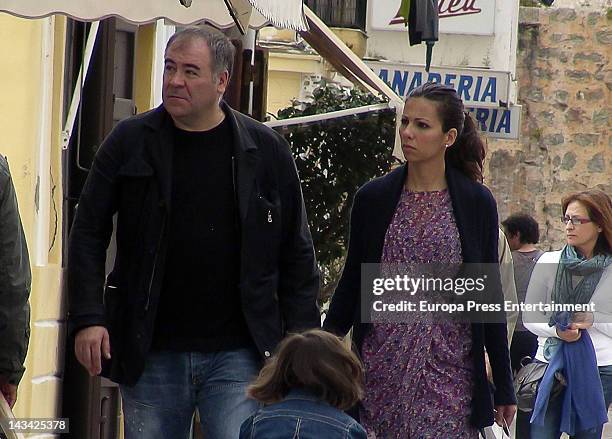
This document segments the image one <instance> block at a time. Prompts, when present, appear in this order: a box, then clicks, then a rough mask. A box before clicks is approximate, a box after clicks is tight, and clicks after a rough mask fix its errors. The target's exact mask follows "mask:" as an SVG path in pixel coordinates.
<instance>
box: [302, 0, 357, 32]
mask: <svg viewBox="0 0 612 439" xmlns="http://www.w3.org/2000/svg"><path fill="white" fill-rule="evenodd" d="M304 3H305V4H306V6H308V7H309V8H310V9H312V11H313V12H314V13H315V14H317V16H319V18H321V20H323V22H324V23H325V24H326V25H328V26H330V27H348V28H353V29H361V30H365V24H366V0H305V1H304Z"/></svg>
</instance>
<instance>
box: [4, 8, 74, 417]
mask: <svg viewBox="0 0 612 439" xmlns="http://www.w3.org/2000/svg"><path fill="white" fill-rule="evenodd" d="M64 29H65V19H63V18H58V19H56V22H55V35H54V37H53V38H54V41H53V47H54V49H53V84H52V87H53V105H52V110H51V111H52V119H51V124H52V127H51V129H52V134H51V136H52V144H51V151H50V169H49V172H50V174H51V176H52V177H51V178H52V183H51V190H50V191H49V195H51V194H52V195H53V201H52V202H51V206H50V212H49V220H50V221H49V234H50V240H51V241H53V246H52V248H51V249H50V252H49V263H48V264H46V265H42V266H34V265H33V264H32V278H33V279H32V291H31V295H30V304H31V307H32V315H31V327H32V333H31V337H30V346H29V349H28V356H27V360H26V374H25V375H24V377H23V380H22V381H21V383H20V385H19V389H18V395H17V405H16V406H15V414H16V415H17V416H18V417H53V416H56V415H57V414H58V410H59V407H58V401H59V399H58V398H59V387H60V380H59V378H58V376H59V374H60V370H59V365H60V364H61V361H60V357H61V352H60V345H61V343H60V342H59V340H60V337H63V328H62V325H61V324H60V323H59V320H60V319H61V316H62V311H61V309H60V304H61V296H60V265H61V246H62V239H61V238H62V237H61V232H62V216H61V201H62V191H61V186H62V180H61V166H60V163H61V147H60V132H61V108H62V78H63V46H64V39H65V36H64ZM42 31H43V20H25V19H20V18H15V17H12V16H10V15H7V14H3V13H2V14H0V57H1V58H2V60H3V62H2V64H3V66H4V68H3V69H1V70H0V96H2V100H0V132H2V140H1V141H0V153H2V154H4V155H6V156H7V157H8V160H9V163H10V166H11V172H12V175H13V180H14V183H15V188H16V191H17V198H18V202H19V209H20V214H21V219H22V222H23V225H24V229H25V234H26V239H27V242H28V247H29V250H30V260H31V261H33V260H34V257H33V253H34V249H35V242H34V220H35V210H36V207H35V194H36V182H37V157H38V147H39V146H38V142H39V135H40V128H39V127H40V123H41V112H40V108H41V102H42V101H41V100H42V96H43V90H42V89H41V86H42V85H41V79H42V71H41V69H42V58H41V53H42Z"/></svg>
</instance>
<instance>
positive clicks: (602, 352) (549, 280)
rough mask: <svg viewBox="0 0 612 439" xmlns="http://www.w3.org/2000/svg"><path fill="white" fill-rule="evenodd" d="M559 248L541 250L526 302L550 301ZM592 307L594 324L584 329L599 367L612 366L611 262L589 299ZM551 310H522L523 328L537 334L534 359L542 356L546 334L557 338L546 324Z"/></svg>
mask: <svg viewBox="0 0 612 439" xmlns="http://www.w3.org/2000/svg"><path fill="white" fill-rule="evenodd" d="M560 258H561V251H555V252H547V253H544V254H543V255H542V256H541V257H540V259H538V262H537V264H536V266H535V267H534V269H533V273H532V274H531V279H530V280H529V287H528V288H527V298H526V299H525V302H526V303H531V304H538V303H551V301H552V299H551V294H552V289H553V287H554V285H555V275H556V273H557V263H558V262H559V259H560ZM590 303H592V304H593V308H594V323H593V326H592V327H590V328H589V329H588V330H587V331H588V333H589V335H590V336H591V340H592V341H593V346H594V347H595V355H596V356H597V365H598V366H609V365H612V265H610V266H608V268H607V269H606V270H605V271H604V273H603V275H602V276H601V279H600V281H599V283H598V284H597V287H596V288H595V292H594V293H593V297H592V298H591V302H590ZM550 316H551V313H550V312H549V313H542V312H539V311H526V312H524V313H523V319H524V324H525V327H526V328H527V329H528V330H529V331H531V332H533V333H534V334H536V335H537V336H538V352H537V354H536V359H538V360H540V361H546V360H545V359H544V354H543V350H544V343H545V342H546V339H547V338H548V337H557V332H556V329H555V327H554V326H548V323H547V322H548V319H549V318H550Z"/></svg>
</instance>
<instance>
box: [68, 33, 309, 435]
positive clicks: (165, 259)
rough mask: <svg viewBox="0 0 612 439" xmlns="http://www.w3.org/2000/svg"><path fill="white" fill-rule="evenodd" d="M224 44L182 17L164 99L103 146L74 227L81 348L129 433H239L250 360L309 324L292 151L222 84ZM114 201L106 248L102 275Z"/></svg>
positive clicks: (303, 228)
mask: <svg viewBox="0 0 612 439" xmlns="http://www.w3.org/2000/svg"><path fill="white" fill-rule="evenodd" d="M233 59H234V48H233V46H232V45H231V43H230V42H229V40H228V39H227V38H226V37H225V36H223V35H222V34H221V33H219V32H217V31H213V30H209V29H187V30H185V31H182V32H179V33H177V34H175V35H174V36H173V37H172V38H171V39H170V41H169V42H168V45H167V47H166V52H165V68H164V82H163V93H162V96H163V105H162V106H160V107H159V108H157V109H155V110H153V111H150V112H148V113H145V114H143V115H140V116H136V117H134V118H131V119H128V120H126V121H124V122H122V123H120V124H119V125H118V126H117V127H116V128H115V129H114V130H113V132H112V133H111V134H110V135H109V136H108V138H107V139H106V140H105V141H104V143H103V144H102V146H101V147H100V150H99V151H98V153H97V155H96V158H95V161H94V164H93V167H92V170H91V171H90V173H89V176H88V179H87V182H86V184H85V187H84V189H83V193H82V195H81V198H80V201H79V206H78V210H77V213H76V217H75V221H74V225H73V228H72V231H71V235H70V239H69V247H68V248H69V255H68V257H69V260H68V288H69V297H70V304H69V323H70V325H71V329H72V331H74V333H75V334H76V336H75V352H76V356H77V358H78V360H79V361H80V362H81V364H83V366H84V367H85V368H86V369H87V370H88V371H89V373H90V374H91V375H97V374H99V373H102V374H103V375H105V376H108V377H110V378H111V379H112V380H114V381H116V382H119V383H120V384H121V394H122V398H123V410H124V417H125V436H126V438H127V439H131V438H136V437H138V438H151V437H156V438H162V437H163V438H172V439H175V438H184V437H186V436H187V434H188V431H189V424H190V421H191V418H192V415H193V412H194V409H195V408H196V407H197V408H198V410H199V413H200V418H201V420H202V425H203V428H204V430H205V431H204V433H205V436H206V437H210V438H215V439H223V438H235V437H237V436H238V432H239V429H240V424H241V422H242V420H244V419H246V418H247V417H248V416H249V415H250V414H251V412H252V411H253V410H254V409H255V403H254V401H252V400H247V399H246V396H245V389H246V385H247V384H248V383H249V381H250V380H251V379H252V378H253V377H254V376H255V375H256V374H257V372H258V370H259V367H260V363H261V359H262V358H266V357H269V356H270V355H271V353H272V351H273V350H274V349H275V347H276V345H277V343H278V342H279V341H280V340H281V338H282V337H283V336H284V335H285V334H286V333H287V332H289V331H296V330H300V329H304V328H309V327H315V326H316V327H318V326H319V324H320V320H319V313H318V309H317V306H316V296H317V291H318V285H319V275H318V270H317V267H316V262H315V257H314V250H313V246H312V238H311V236H310V232H309V230H308V225H307V221H306V212H305V208H304V202H303V199H302V193H301V189H300V183H299V179H298V175H297V170H296V167H295V163H294V161H293V158H292V156H291V153H290V151H289V147H288V145H287V143H286V142H285V141H284V139H283V138H282V137H280V136H279V135H278V134H277V133H275V132H274V131H272V130H270V129H268V128H267V127H265V126H263V125H262V124H260V123H258V122H256V121H254V120H252V119H250V118H248V117H246V116H244V115H242V114H240V113H238V112H235V111H233V110H232V109H230V108H229V107H228V106H227V105H226V104H225V103H223V102H222V101H221V97H222V95H223V92H224V91H225V88H226V86H227V82H228V78H229V77H230V73H231V68H232V61H233ZM115 213H116V214H117V230H116V237H117V253H116V259H115V265H114V268H113V270H112V272H111V273H110V274H109V275H108V277H106V278H105V276H104V264H105V258H106V248H107V246H108V243H109V240H110V236H111V233H112V217H113V215H114V214H115Z"/></svg>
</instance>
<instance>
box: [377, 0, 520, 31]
mask: <svg viewBox="0 0 612 439" xmlns="http://www.w3.org/2000/svg"><path fill="white" fill-rule="evenodd" d="M502 1H509V0H502ZM514 1H516V0H514ZM401 2H402V0H373V1H369V2H368V4H369V5H370V21H369V24H370V28H372V29H376V30H394V31H402V32H407V28H406V26H405V25H404V19H403V17H400V16H399V9H400V4H401ZM495 3H496V1H495V0H438V15H439V17H440V21H439V32H440V33H443V34H464V35H493V33H494V32H495Z"/></svg>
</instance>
